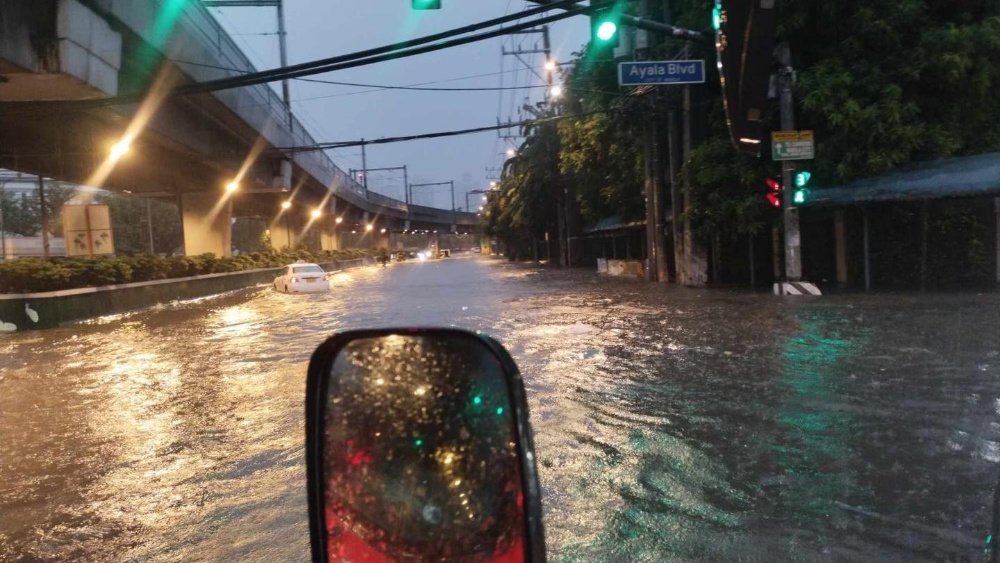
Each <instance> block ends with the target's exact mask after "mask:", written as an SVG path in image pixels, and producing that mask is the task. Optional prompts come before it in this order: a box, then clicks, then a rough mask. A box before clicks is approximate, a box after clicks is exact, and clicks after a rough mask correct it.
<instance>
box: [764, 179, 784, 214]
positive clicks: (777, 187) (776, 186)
mask: <svg viewBox="0 0 1000 563" xmlns="http://www.w3.org/2000/svg"><path fill="white" fill-rule="evenodd" d="M766 182H767V189H768V192H767V202H768V203H769V204H771V207H781V183H780V182H778V181H777V180H775V179H774V178H768V179H767V180H766Z"/></svg>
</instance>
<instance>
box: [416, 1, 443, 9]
mask: <svg viewBox="0 0 1000 563" xmlns="http://www.w3.org/2000/svg"><path fill="white" fill-rule="evenodd" d="M410 7H411V8H413V9H414V10H440V9H441V0H410Z"/></svg>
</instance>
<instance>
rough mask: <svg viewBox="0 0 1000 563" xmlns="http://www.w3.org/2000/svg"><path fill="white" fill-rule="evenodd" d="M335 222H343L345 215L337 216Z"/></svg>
mask: <svg viewBox="0 0 1000 563" xmlns="http://www.w3.org/2000/svg"><path fill="white" fill-rule="evenodd" d="M333 222H334V223H336V224H338V225H339V224H341V223H343V222H344V218H343V217H337V218H336V219H334V220H333Z"/></svg>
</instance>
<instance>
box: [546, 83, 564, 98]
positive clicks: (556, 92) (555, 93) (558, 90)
mask: <svg viewBox="0 0 1000 563" xmlns="http://www.w3.org/2000/svg"><path fill="white" fill-rule="evenodd" d="M549 94H550V95H551V96H552V97H553V98H561V97H562V95H563V88H562V86H559V85H558V84H556V85H555V86H553V87H552V89H551V90H549Z"/></svg>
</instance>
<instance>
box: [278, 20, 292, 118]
mask: <svg viewBox="0 0 1000 563" xmlns="http://www.w3.org/2000/svg"><path fill="white" fill-rule="evenodd" d="M277 2H278V6H277V8H278V52H279V53H280V57H281V68H286V67H288V44H287V42H286V40H285V36H286V35H287V33H286V32H285V2H284V0H277ZM281 97H282V99H283V100H284V102H285V112H286V113H287V115H288V128H289V129H291V127H292V98H291V95H290V94H289V92H288V79H287V78H283V79H282V80H281Z"/></svg>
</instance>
